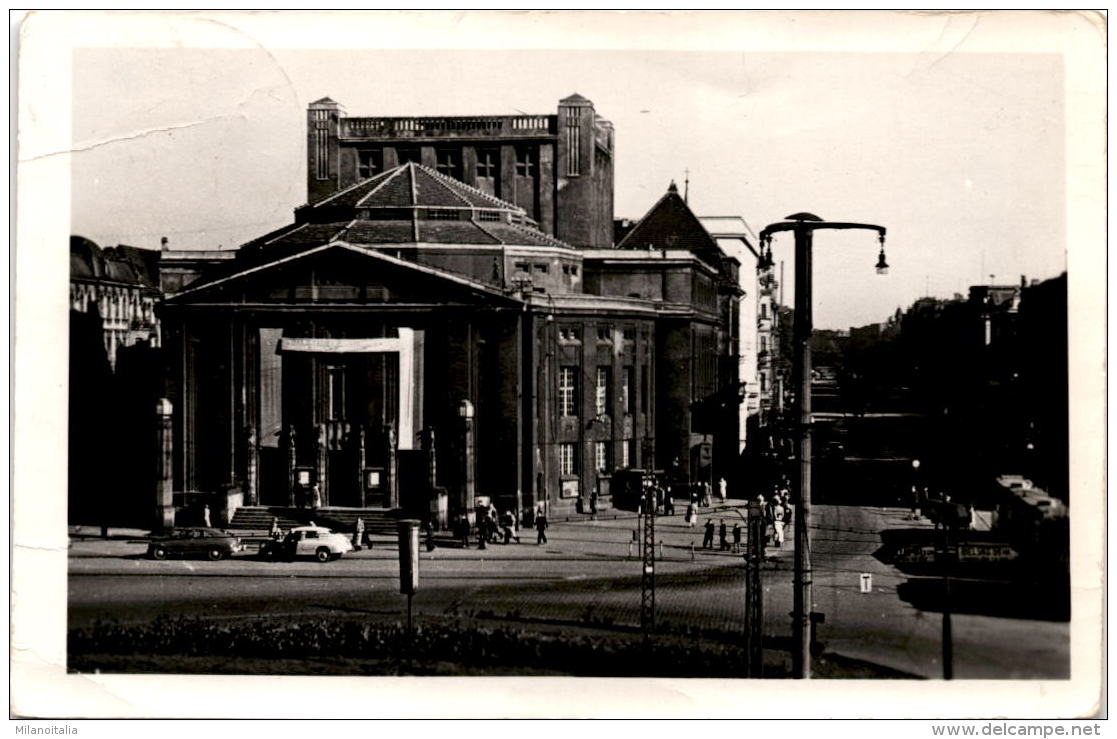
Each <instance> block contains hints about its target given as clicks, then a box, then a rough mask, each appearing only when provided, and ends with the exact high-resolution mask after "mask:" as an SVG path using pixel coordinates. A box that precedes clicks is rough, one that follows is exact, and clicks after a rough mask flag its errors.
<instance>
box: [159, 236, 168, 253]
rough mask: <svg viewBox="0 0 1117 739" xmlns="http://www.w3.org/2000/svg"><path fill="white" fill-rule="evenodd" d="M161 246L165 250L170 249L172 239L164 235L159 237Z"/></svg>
mask: <svg viewBox="0 0 1117 739" xmlns="http://www.w3.org/2000/svg"><path fill="white" fill-rule="evenodd" d="M159 246H160V247H161V248H162V250H163V251H170V249H171V240H170V239H168V238H167V237H166V236H164V237H163V238H161V239H159Z"/></svg>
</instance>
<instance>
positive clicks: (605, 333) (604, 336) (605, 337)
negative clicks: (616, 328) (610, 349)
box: [597, 326, 613, 343]
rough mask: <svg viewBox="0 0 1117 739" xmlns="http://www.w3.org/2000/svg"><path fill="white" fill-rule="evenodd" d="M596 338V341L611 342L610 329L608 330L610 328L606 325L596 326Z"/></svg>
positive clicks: (611, 334) (611, 333)
mask: <svg viewBox="0 0 1117 739" xmlns="http://www.w3.org/2000/svg"><path fill="white" fill-rule="evenodd" d="M597 340H598V341H607V342H610V343H612V341H613V332H612V330H610V328H609V327H608V326H598V327H597Z"/></svg>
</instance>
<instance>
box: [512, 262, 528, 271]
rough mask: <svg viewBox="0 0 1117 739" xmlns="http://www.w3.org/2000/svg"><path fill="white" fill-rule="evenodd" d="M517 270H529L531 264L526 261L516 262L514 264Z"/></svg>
mask: <svg viewBox="0 0 1117 739" xmlns="http://www.w3.org/2000/svg"><path fill="white" fill-rule="evenodd" d="M514 266H515V267H516V271H517V272H530V271H531V265H530V264H528V263H527V262H516V263H515V265H514Z"/></svg>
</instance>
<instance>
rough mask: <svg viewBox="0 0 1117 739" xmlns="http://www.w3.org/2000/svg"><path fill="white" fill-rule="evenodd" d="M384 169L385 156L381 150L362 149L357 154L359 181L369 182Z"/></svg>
mask: <svg viewBox="0 0 1117 739" xmlns="http://www.w3.org/2000/svg"><path fill="white" fill-rule="evenodd" d="M383 169H384V155H383V153H382V152H381V151H380V150H379V149H360V150H359V151H358V152H357V179H360V180H367V179H368V178H369V177H372V176H373V175H375V174H376V173H377V172H381V171H383Z"/></svg>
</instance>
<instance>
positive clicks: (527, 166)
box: [516, 148, 537, 177]
mask: <svg viewBox="0 0 1117 739" xmlns="http://www.w3.org/2000/svg"><path fill="white" fill-rule="evenodd" d="M535 156H536V155H535V152H533V151H532V150H531V149H525V148H517V149H516V176H517V177H534V176H535V167H536V164H537V162H536V159H535Z"/></svg>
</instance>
